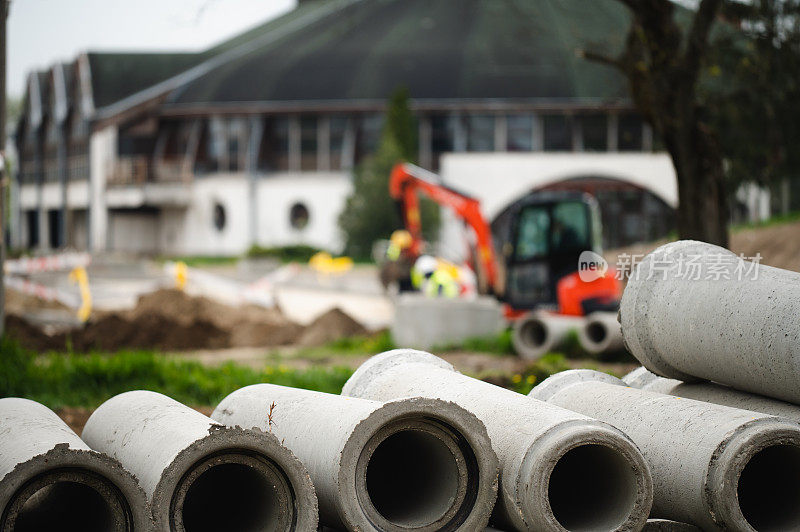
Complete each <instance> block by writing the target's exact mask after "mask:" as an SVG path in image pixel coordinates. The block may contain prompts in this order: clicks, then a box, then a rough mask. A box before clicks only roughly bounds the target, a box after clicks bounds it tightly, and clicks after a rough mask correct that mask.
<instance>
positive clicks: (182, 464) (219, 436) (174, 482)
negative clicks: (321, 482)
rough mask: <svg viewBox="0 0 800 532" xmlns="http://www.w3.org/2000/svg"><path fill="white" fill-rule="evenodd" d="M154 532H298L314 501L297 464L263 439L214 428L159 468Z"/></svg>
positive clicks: (308, 526)
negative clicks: (199, 527) (198, 531)
mask: <svg viewBox="0 0 800 532" xmlns="http://www.w3.org/2000/svg"><path fill="white" fill-rule="evenodd" d="M152 509H153V518H154V520H155V524H156V528H157V529H158V530H175V531H185V530H187V529H191V528H195V527H193V526H191V525H192V524H196V523H202V524H203V526H204V527H205V528H206V529H209V530H212V529H215V528H216V529H220V530H222V529H224V530H228V531H230V532H236V531H237V530H253V529H256V530H270V531H276V532H278V531H298V532H299V531H305V530H315V529H316V526H317V522H318V507H317V497H316V494H315V492H314V487H313V485H312V483H311V478H310V477H309V476H308V472H307V471H306V469H305V467H304V466H303V465H302V464H301V463H300V461H299V460H298V459H297V458H296V457H295V456H294V455H293V454H292V453H291V451H289V450H288V449H286V448H285V447H284V446H283V445H281V444H280V442H279V441H278V440H277V438H275V436H273V435H272V434H269V433H264V432H261V431H259V430H257V429H241V428H239V427H232V428H228V427H222V426H215V427H213V428H212V429H211V430H210V431H209V434H208V436H206V437H204V438H202V439H200V440H197V441H196V442H194V443H193V444H192V445H190V446H189V447H187V448H186V449H184V450H183V451H181V452H180V453H179V454H178V456H176V457H175V459H174V460H173V461H172V463H171V464H170V465H169V466H168V467H167V468H165V470H164V472H163V474H162V476H161V480H160V481H159V483H158V485H157V486H156V488H155V491H154V493H153V504H152Z"/></svg>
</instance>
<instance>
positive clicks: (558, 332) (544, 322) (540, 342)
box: [511, 312, 584, 360]
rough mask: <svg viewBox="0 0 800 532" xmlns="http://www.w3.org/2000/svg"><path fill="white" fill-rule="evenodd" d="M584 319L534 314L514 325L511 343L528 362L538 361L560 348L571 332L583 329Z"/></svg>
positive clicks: (527, 315)
mask: <svg viewBox="0 0 800 532" xmlns="http://www.w3.org/2000/svg"><path fill="white" fill-rule="evenodd" d="M583 324H584V318H582V317H580V316H564V315H560V314H553V313H550V312H532V313H530V314H526V315H525V316H523V317H521V318H520V319H518V320H517V321H516V322H515V323H514V327H513V329H512V331H511V342H512V344H513V346H514V351H515V352H516V353H517V354H518V355H519V356H520V357H521V358H524V359H526V360H538V359H539V358H541V357H542V355H544V354H546V353H548V352H550V351H553V350H554V349H556V348H558V347H559V346H560V345H561V344H563V343H564V341H565V340H566V339H567V337H568V335H569V333H570V331H577V330H579V329H580V328H581V327H583Z"/></svg>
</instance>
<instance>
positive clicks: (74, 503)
mask: <svg viewBox="0 0 800 532" xmlns="http://www.w3.org/2000/svg"><path fill="white" fill-rule="evenodd" d="M152 527H153V525H152V520H151V518H150V512H149V510H148V508H147V501H146V500H145V495H144V492H143V491H142V488H141V487H140V486H139V484H138V483H137V481H136V479H135V478H134V477H133V476H132V475H131V474H130V473H128V472H127V471H125V470H124V469H123V468H122V466H121V465H120V464H119V463H118V462H117V461H116V460H112V459H111V458H109V457H108V456H105V455H103V454H100V453H98V452H95V451H93V450H91V449H90V448H89V447H88V446H87V445H86V444H85V443H84V442H83V441H81V439H80V438H79V437H78V435H77V434H75V433H74V432H72V430H71V429H70V428H69V427H68V426H67V425H66V424H65V423H64V422H63V421H62V420H61V419H59V417H58V416H57V415H56V414H55V413H54V412H53V411H51V410H50V409H48V408H47V407H45V406H43V405H41V404H39V403H36V402H34V401H30V400H28V399H19V398H15V397H9V398H5V399H0V530H2V531H3V532H10V531H15V532H34V531H41V530H83V531H85V532H108V531H110V530H113V531H126V532H127V531H139V530H142V531H149V530H152Z"/></svg>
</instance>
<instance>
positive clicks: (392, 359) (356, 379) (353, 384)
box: [342, 349, 456, 397]
mask: <svg viewBox="0 0 800 532" xmlns="http://www.w3.org/2000/svg"><path fill="white" fill-rule="evenodd" d="M405 364H430V365H432V366H435V367H438V368H442V369H446V370H449V371H453V372H455V371H456V369H455V368H454V367H453V366H452V365H451V364H449V363H448V362H445V361H444V360H442V359H441V358H439V357H437V356H435V355H432V354H430V353H427V352H425V351H418V350H416V349H393V350H391V351H386V352H384V353H380V354H377V355H375V356H373V357H371V358H369V359H368V360H367V361H366V362H364V363H363V364H361V366H359V368H358V369H357V370H356V371H355V373H353V375H352V376H351V377H350V378H349V379H347V382H346V383H345V384H344V387H343V388H342V395H346V396H349V397H367V395H366V394H365V392H366V390H367V389H368V388H369V386H370V383H371V382H372V381H373V380H374V379H375V378H376V377H377V376H379V375H381V374H382V373H384V372H386V371H388V370H389V369H391V368H393V367H395V366H402V365H405Z"/></svg>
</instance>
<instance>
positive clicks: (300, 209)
mask: <svg viewBox="0 0 800 532" xmlns="http://www.w3.org/2000/svg"><path fill="white" fill-rule="evenodd" d="M309 217H310V215H309V213H308V207H306V206H305V205H303V204H302V203H295V204H294V205H292V208H291V209H289V223H290V224H291V225H292V227H294V228H295V229H305V227H306V226H307V225H308V219H309Z"/></svg>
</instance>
